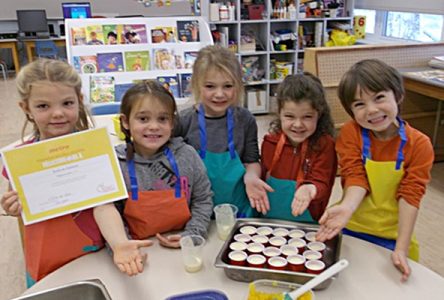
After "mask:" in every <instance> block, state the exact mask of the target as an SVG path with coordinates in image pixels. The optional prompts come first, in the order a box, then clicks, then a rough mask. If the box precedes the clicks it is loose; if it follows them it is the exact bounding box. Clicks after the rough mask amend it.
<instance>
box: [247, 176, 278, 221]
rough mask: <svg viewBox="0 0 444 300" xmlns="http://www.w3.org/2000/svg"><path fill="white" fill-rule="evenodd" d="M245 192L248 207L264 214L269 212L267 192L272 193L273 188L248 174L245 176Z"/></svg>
mask: <svg viewBox="0 0 444 300" xmlns="http://www.w3.org/2000/svg"><path fill="white" fill-rule="evenodd" d="M244 182H245V190H246V192H247V196H248V199H249V200H250V205H251V207H252V208H255V209H256V210H257V211H258V212H260V213H263V214H266V213H267V211H269V210H270V203H269V202H268V196H267V191H268V192H274V190H273V188H272V187H271V186H269V185H268V184H267V183H266V182H265V181H263V180H262V179H260V178H259V177H258V176H256V175H253V174H250V175H249V174H248V173H247V175H246V176H245V179H244Z"/></svg>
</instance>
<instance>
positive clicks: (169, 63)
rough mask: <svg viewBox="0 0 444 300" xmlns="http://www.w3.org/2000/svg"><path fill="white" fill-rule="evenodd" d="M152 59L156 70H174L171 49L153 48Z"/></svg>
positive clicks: (173, 58)
mask: <svg viewBox="0 0 444 300" xmlns="http://www.w3.org/2000/svg"><path fill="white" fill-rule="evenodd" d="M153 59H154V68H155V69H156V70H174V69H175V68H176V60H175V56H174V50H173V49H167V48H161V49H153Z"/></svg>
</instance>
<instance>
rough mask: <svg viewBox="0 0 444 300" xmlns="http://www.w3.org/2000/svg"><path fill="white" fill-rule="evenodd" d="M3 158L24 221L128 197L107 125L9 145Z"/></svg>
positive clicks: (28, 221)
mask: <svg viewBox="0 0 444 300" xmlns="http://www.w3.org/2000/svg"><path fill="white" fill-rule="evenodd" d="M2 157H3V162H4V165H5V168H6V171H7V173H8V177H9V180H10V182H11V185H12V188H13V190H15V191H17V193H18V197H19V199H20V203H21V205H22V218H23V221H24V223H25V224H32V223H36V222H40V221H43V220H47V219H50V218H54V217H57V216H62V215H65V214H68V213H72V212H76V211H80V210H83V209H86V208H90V207H94V206H97V205H100V204H104V203H108V202H113V201H116V200H119V199H125V198H127V197H128V193H127V191H126V187H125V183H124V181H123V177H122V172H121V171H120V166H119V163H118V161H117V157H116V154H115V152H114V148H113V145H112V144H111V141H110V138H109V135H108V132H107V130H106V128H97V129H92V130H86V131H81V132H77V133H73V134H70V135H65V136H61V137H57V138H53V139H49V140H44V141H41V142H37V143H33V144H28V145H24V146H21V147H18V148H15V149H11V150H6V151H4V152H3V153H2Z"/></svg>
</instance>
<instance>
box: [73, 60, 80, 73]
mask: <svg viewBox="0 0 444 300" xmlns="http://www.w3.org/2000/svg"><path fill="white" fill-rule="evenodd" d="M72 66H73V67H74V69H76V71H77V73H82V68H81V67H80V56H73V57H72Z"/></svg>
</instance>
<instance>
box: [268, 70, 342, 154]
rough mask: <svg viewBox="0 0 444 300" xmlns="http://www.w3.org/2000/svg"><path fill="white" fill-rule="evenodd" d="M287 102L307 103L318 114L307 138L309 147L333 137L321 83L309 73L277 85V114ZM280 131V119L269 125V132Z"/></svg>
mask: <svg viewBox="0 0 444 300" xmlns="http://www.w3.org/2000/svg"><path fill="white" fill-rule="evenodd" d="M287 102H294V103H301V102H308V103H309V104H310V105H311V106H312V107H313V109H314V110H316V111H317V112H318V114H319V118H318V122H317V125H316V131H315V133H313V134H312V135H311V136H310V137H309V141H310V146H311V147H313V146H314V145H316V142H317V141H318V139H319V138H320V137H321V136H322V135H324V134H329V135H331V136H334V125H333V119H332V117H331V113H330V107H329V106H328V104H327V101H326V100H325V92H324V88H323V86H322V83H321V81H320V80H319V79H318V78H317V77H316V76H314V75H313V74H311V73H309V72H304V73H302V74H296V75H288V76H287V77H285V79H284V81H283V82H282V83H281V84H280V85H279V87H278V91H277V103H278V113H280V111H281V110H282V108H283V107H284V104H285V103H287ZM281 130H282V124H281V120H280V118H277V119H275V120H273V121H272V122H271V123H270V130H269V131H270V132H273V133H276V132H278V131H281Z"/></svg>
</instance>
